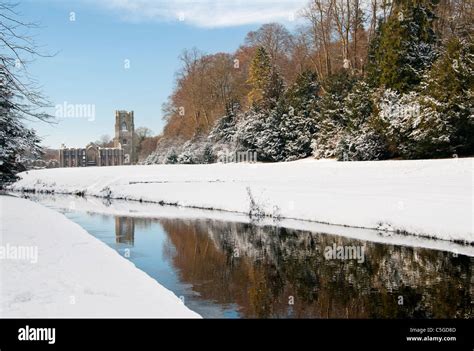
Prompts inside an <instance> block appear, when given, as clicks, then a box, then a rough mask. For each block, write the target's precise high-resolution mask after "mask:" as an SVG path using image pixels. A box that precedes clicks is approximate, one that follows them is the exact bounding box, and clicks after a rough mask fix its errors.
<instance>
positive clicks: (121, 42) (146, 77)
mask: <svg viewBox="0 0 474 351" xmlns="http://www.w3.org/2000/svg"><path fill="white" fill-rule="evenodd" d="M305 2H306V1H295V0H284V1H281V0H280V1H279V2H278V1H277V2H269V1H267V0H257V1H252V2H249V1H242V0H240V1H210V0H200V1H185V0H170V1H164V0H96V1H92V0H75V1H68V0H65V1H64V0H63V1H59V0H49V1H48V0H24V1H23V2H21V4H20V6H19V8H18V10H19V12H21V15H22V18H23V19H24V20H27V21H35V22H39V23H40V24H41V28H40V29H37V30H35V31H34V33H32V34H34V35H35V39H36V41H37V43H38V44H40V45H41V46H42V47H43V49H42V50H43V51H44V52H48V53H57V54H56V55H55V56H54V57H51V58H38V59H36V60H35V62H33V63H32V64H31V65H30V66H29V67H28V69H29V71H30V73H31V74H32V75H33V76H34V77H35V79H37V80H38V81H39V82H40V83H41V85H42V88H43V92H44V94H45V95H46V96H47V97H48V98H49V100H50V101H51V102H52V104H53V105H54V106H56V105H64V104H65V103H67V104H87V105H93V106H94V108H95V117H94V118H84V117H83V118H81V117H78V116H75V117H73V118H61V119H59V121H58V123H57V124H54V125H51V126H50V125H46V124H44V123H40V122H34V123H33V122H31V123H29V125H30V127H32V128H34V129H36V130H37V131H38V134H39V135H40V136H41V137H42V138H43V144H44V145H45V146H49V147H53V148H57V147H59V146H60V145H61V143H65V144H66V145H67V146H70V147H72V146H76V147H80V146H84V145H86V144H87V143H88V142H89V141H94V140H97V139H99V137H100V136H101V135H104V134H108V135H109V136H111V137H113V131H114V129H113V128H114V111H115V110H116V109H125V110H134V111H135V128H137V127H139V126H146V127H148V128H150V129H152V130H153V131H154V132H155V133H159V132H160V131H161V130H162V127H163V121H162V117H161V116H162V112H161V106H162V104H163V102H165V101H166V98H167V96H168V95H170V93H171V92H172V89H173V84H174V77H175V72H176V71H177V70H178V69H179V67H180V62H179V60H178V56H179V55H180V53H181V52H182V51H183V50H184V49H186V48H192V47H197V48H198V49H200V50H202V51H204V52H206V53H215V52H232V51H234V50H235V49H236V48H237V47H238V46H239V45H240V44H242V43H243V40H244V38H245V35H246V34H247V32H248V31H250V30H255V29H257V28H258V27H259V26H260V25H261V24H262V23H265V22H270V21H279V22H282V23H284V24H288V25H290V26H292V25H294V23H295V21H289V20H291V19H292V17H293V16H294V13H297V11H298V9H299V8H301V6H302V5H303V4H305ZM71 12H72V13H73V14H72V13H71ZM74 16H75V20H74V21H71V20H70V19H71V18H72V19H74ZM296 17H297V16H296ZM127 63H129V68H126V64H127ZM49 112H50V113H52V114H55V112H56V109H55V108H53V109H51V110H50V111H49Z"/></svg>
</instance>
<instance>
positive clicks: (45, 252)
mask: <svg viewBox="0 0 474 351" xmlns="http://www.w3.org/2000/svg"><path fill="white" fill-rule="evenodd" d="M0 210H1V211H0V219H1V221H0V223H1V226H0V243H1V244H0V248H1V253H2V254H1V256H0V259H1V261H2V262H1V265H0V282H1V289H0V317H2V318H45V317H47V318H90V317H103V318H120V317H123V318H138V317H140V318H152V317H154V318H197V317H199V315H198V314H196V313H194V312H193V311H191V310H189V309H188V308H187V307H186V306H185V305H184V304H183V303H182V301H181V300H180V299H179V298H178V297H177V296H175V295H174V294H173V293H172V292H171V291H169V290H167V289H165V288H164V287H163V286H161V285H160V284H158V283H157V282H156V281H155V280H154V279H152V278H151V277H149V276H148V275H147V274H145V273H144V272H142V271H140V270H139V269H137V268H136V267H135V266H134V265H133V264H132V263H131V262H129V261H127V260H126V259H125V258H123V257H121V256H120V255H119V254H118V253H117V252H116V251H115V250H113V249H111V248H109V247H108V246H107V245H106V244H104V243H102V242H101V241H99V240H98V239H96V238H94V237H93V236H92V235H90V234H88V233H87V232H86V231H85V230H83V229H82V228H81V227H80V226H79V225H77V224H75V223H73V222H71V221H70V220H68V219H67V218H66V217H65V216H63V215H62V214H60V213H57V212H55V211H53V210H51V209H47V208H45V207H43V206H41V205H39V204H37V203H34V202H31V201H28V200H25V199H19V198H15V197H12V196H0ZM20 248H23V253H24V256H23V257H18V256H14V250H16V251H17V252H18V250H19V249H20ZM26 249H29V250H26ZM35 252H36V253H37V255H36V254H35Z"/></svg>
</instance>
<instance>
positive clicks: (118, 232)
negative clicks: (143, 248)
mask: <svg viewBox="0 0 474 351" xmlns="http://www.w3.org/2000/svg"><path fill="white" fill-rule="evenodd" d="M115 238H116V241H115V242H116V243H117V244H128V245H133V243H134V239H135V219H134V218H132V217H120V216H117V217H115Z"/></svg>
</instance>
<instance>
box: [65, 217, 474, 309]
mask: <svg viewBox="0 0 474 351" xmlns="http://www.w3.org/2000/svg"><path fill="white" fill-rule="evenodd" d="M76 215H77V214H76ZM89 216H91V214H89ZM79 218H80V217H79ZM71 219H73V220H76V221H77V222H81V220H78V218H77V217H73V218H71ZM153 224H155V226H154V225H153ZM156 225H159V227H160V229H161V230H162V231H163V233H164V234H163V235H164V236H165V239H166V240H162V244H161V253H160V254H158V252H155V253H152V254H150V255H149V256H151V257H148V258H149V259H150V260H151V262H154V264H148V265H143V264H140V262H141V261H140V259H143V254H142V255H141V256H140V257H138V258H136V257H134V255H133V254H132V255H131V257H130V259H131V260H132V261H134V260H136V261H135V264H137V266H138V267H139V268H141V269H143V270H145V271H147V273H149V274H150V275H151V276H153V277H154V278H156V279H157V280H158V281H159V282H160V283H162V284H163V285H165V286H166V284H165V282H163V281H162V280H161V279H160V278H161V277H160V274H158V273H154V271H153V269H152V267H153V266H154V265H159V264H160V263H159V261H160V260H166V261H168V262H169V264H170V267H172V269H173V272H174V273H173V274H175V275H176V277H177V280H178V281H179V284H182V285H186V286H190V287H191V288H190V291H187V292H186V291H185V292H184V295H185V299H186V301H187V302H186V303H187V304H188V305H190V307H191V308H193V309H195V310H196V311H197V312H198V313H201V314H203V316H204V317H206V310H205V309H202V310H200V308H201V307H200V306H201V304H203V303H209V302H212V303H213V304H217V305H220V306H226V307H225V308H229V306H234V307H233V308H234V309H235V315H236V316H240V317H296V318H306V317H311V318H403V317H408V318H453V317H456V318H472V317H473V314H472V304H471V299H472V294H473V290H472V289H473V288H472V284H471V281H472V279H473V275H472V261H471V258H470V257H467V256H462V255H454V254H452V253H447V252H442V251H435V250H430V249H423V248H413V247H405V246H394V245H386V244H379V243H373V242H365V241H358V240H354V239H348V238H344V237H338V236H333V235H326V234H321V233H312V232H306V231H298V230H291V229H285V228H279V227H274V226H263V227H262V226H255V225H252V224H244V223H232V222H222V221H215V220H204V219H199V220H177V219H156V220H155V219H141V218H133V217H115V242H116V243H117V244H127V245H134V247H132V251H133V250H137V252H138V251H140V248H141V246H144V245H147V242H146V241H144V242H143V243H140V241H139V238H140V236H141V235H154V234H155V233H156ZM95 227H97V225H96V226H95ZM136 228H140V232H139V233H138V236H137V240H135V235H137V233H135V229H136ZM96 229H97V228H96ZM87 230H88V231H89V232H90V233H91V234H94V226H92V228H91V227H90V226H89V227H88V228H87ZM100 230H102V231H103V228H100ZM327 247H343V248H344V247H346V248H347V247H355V248H359V249H360V248H363V252H364V256H363V259H362V260H361V259H360V257H358V258H359V259H350V258H347V257H345V258H344V257H342V256H341V257H335V258H334V259H327V258H326V257H325V255H324V252H325V249H326V248H327ZM171 285H172V284H171ZM168 288H170V289H171V290H173V291H175V290H179V289H177V288H176V285H172V286H168ZM173 288H176V289H173ZM175 293H177V294H180V293H182V291H175ZM188 302H191V303H188Z"/></svg>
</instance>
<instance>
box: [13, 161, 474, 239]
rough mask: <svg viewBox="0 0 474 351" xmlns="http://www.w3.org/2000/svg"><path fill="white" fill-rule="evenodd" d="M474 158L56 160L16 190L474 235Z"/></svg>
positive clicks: (416, 232)
mask: <svg viewBox="0 0 474 351" xmlns="http://www.w3.org/2000/svg"><path fill="white" fill-rule="evenodd" d="M473 162H474V159H473V158H464V159H457V158H456V159H443V160H412V161H367V162H336V161H332V162H330V161H312V162H310V161H308V160H304V161H295V162H286V163H270V164H263V163H257V164H244V163H234V164H211V165H149V166H119V167H93V168H92V167H90V168H58V169H45V170H35V171H29V172H25V173H21V174H20V176H21V178H22V179H21V180H20V181H18V182H17V183H15V184H14V185H13V186H12V187H11V189H12V190H14V191H22V190H29V191H33V190H34V191H37V192H55V193H65V194H74V193H84V194H86V195H91V196H99V197H110V198H117V199H129V200H141V201H150V202H158V203H159V202H162V203H168V204H176V205H179V206H188V207H196V208H204V209H218V210H224V211H231V212H238V213H249V212H250V211H251V210H252V212H254V213H255V208H253V209H251V208H250V204H251V203H252V201H251V200H250V197H249V194H251V195H252V197H253V199H254V201H253V202H254V204H255V206H256V207H257V209H258V212H260V213H264V214H265V215H267V216H273V217H279V218H286V219H299V220H310V221H317V222H322V223H328V224H338V225H344V226H352V227H362V228H371V229H379V230H384V231H388V232H394V231H400V232H404V233H407V234H413V235H418V236H425V237H433V238H437V239H443V240H451V241H460V242H469V243H474V230H473V196H472V195H473V194H472V188H473Z"/></svg>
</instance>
